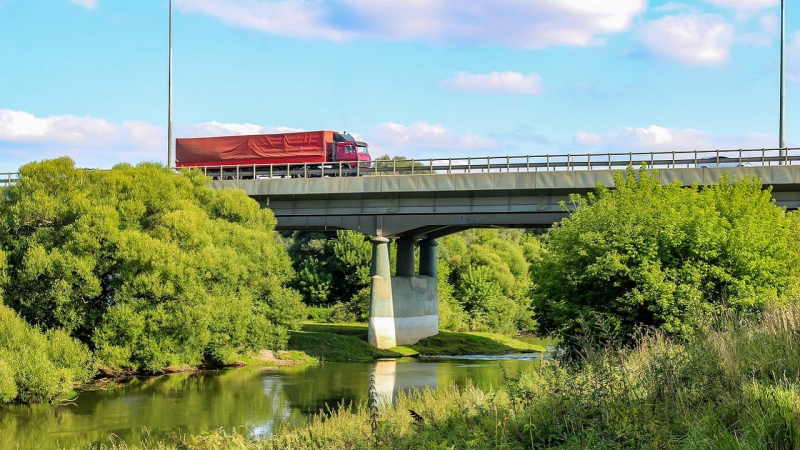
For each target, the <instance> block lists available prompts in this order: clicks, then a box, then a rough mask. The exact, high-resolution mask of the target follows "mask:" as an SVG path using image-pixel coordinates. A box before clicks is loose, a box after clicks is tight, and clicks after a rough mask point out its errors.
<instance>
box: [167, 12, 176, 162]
mask: <svg viewBox="0 0 800 450" xmlns="http://www.w3.org/2000/svg"><path fill="white" fill-rule="evenodd" d="M167 108H168V110H169V112H168V113H167V167H169V168H172V167H173V161H174V159H175V158H174V156H173V155H174V150H173V148H172V0H169V101H168V102H167Z"/></svg>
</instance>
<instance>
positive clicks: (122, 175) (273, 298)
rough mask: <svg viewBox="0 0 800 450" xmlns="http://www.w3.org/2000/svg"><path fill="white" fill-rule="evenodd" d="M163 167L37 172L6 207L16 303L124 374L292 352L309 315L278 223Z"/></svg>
mask: <svg viewBox="0 0 800 450" xmlns="http://www.w3.org/2000/svg"><path fill="white" fill-rule="evenodd" d="M206 181H207V180H206V178H205V177H204V176H203V175H202V174H201V173H200V172H197V171H190V172H184V173H182V174H174V173H172V172H171V171H169V170H168V169H165V168H164V167H162V166H159V165H156V164H140V165H139V166H137V167H131V166H129V165H125V164H122V165H118V166H116V167H114V168H113V169H112V170H108V171H87V170H79V169H76V168H75V167H74V164H73V162H72V161H71V160H70V159H68V158H59V159H56V160H51V161H44V162H40V163H31V164H28V165H25V166H23V167H22V168H21V169H20V179H19V181H18V182H17V184H15V185H14V186H12V187H10V188H9V189H8V190H7V191H6V192H5V193H4V194H5V195H4V197H3V200H2V203H0V224H2V227H3V229H4V230H5V231H6V233H5V234H4V235H2V236H0V245H2V247H3V248H5V249H6V250H7V252H8V257H9V263H10V264H9V273H10V275H11V277H10V280H11V281H10V282H9V283H8V285H7V287H6V289H5V292H6V298H7V300H8V304H9V305H10V306H11V307H12V308H14V309H15V310H17V311H18V312H19V313H20V314H21V315H22V316H23V317H24V318H25V319H26V320H28V321H29V322H31V323H33V324H36V325H38V326H40V327H42V328H44V329H61V330H64V331H66V332H68V333H69V334H71V335H72V336H75V337H77V338H79V339H80V340H81V341H83V342H85V343H87V344H89V345H91V346H92V348H93V349H94V350H95V351H96V353H97V355H98V357H99V358H100V359H101V360H102V362H103V363H104V364H105V365H107V366H108V367H111V368H124V369H137V370H146V371H150V372H156V371H159V370H161V369H162V368H163V367H165V366H169V365H185V364H189V365H197V364H201V363H208V364H215V363H216V364H218V363H222V362H228V361H229V360H230V359H231V358H233V357H234V355H235V354H236V353H237V352H241V351H246V350H254V349H259V348H265V347H280V346H281V345H283V344H284V343H285V341H286V339H287V335H286V330H287V329H288V328H292V327H295V326H297V325H298V321H299V319H300V318H301V315H302V307H301V304H300V302H299V296H298V295H297V293H296V292H295V291H293V290H291V289H289V288H288V287H287V284H288V282H289V280H290V279H291V278H292V276H293V270H292V268H291V265H290V261H289V258H288V255H287V254H286V252H285V251H284V250H283V248H282V247H281V246H280V245H279V244H278V243H277V242H276V239H275V235H274V232H273V231H272V230H273V228H274V226H275V223H276V222H275V218H274V217H273V215H272V213H271V212H269V211H266V210H262V209H260V208H259V207H258V204H257V203H256V202H255V201H253V200H251V199H249V198H248V197H247V196H246V195H245V194H244V192H242V191H239V190H221V191H216V190H213V189H211V188H209V187H207V186H206Z"/></svg>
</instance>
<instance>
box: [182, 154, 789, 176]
mask: <svg viewBox="0 0 800 450" xmlns="http://www.w3.org/2000/svg"><path fill="white" fill-rule="evenodd" d="M643 163H644V164H647V166H648V167H651V168H684V167H686V168H692V167H696V168H703V167H752V166H772V165H781V164H783V165H798V164H800V148H789V149H784V150H783V154H781V150H779V149H735V150H697V151H695V150H689V151H652V152H628V153H580V154H566V155H524V156H486V157H467V158H428V159H399V160H397V159H395V160H375V161H371V162H370V163H368V164H367V163H364V162H362V163H361V164H359V165H353V166H351V164H350V163H349V162H335V163H325V164H319V163H303V164H286V163H284V164H263V165H259V164H248V165H225V166H199V167H196V168H197V169H200V170H202V171H203V172H204V173H205V174H206V175H208V176H210V177H212V178H213V179H254V178H306V177H336V176H383V175H424V174H451V173H491V172H539V171H542V172H549V171H563V170H609V169H621V168H625V167H627V166H628V165H632V166H634V167H637V168H638V167H639V166H640V165H641V164H643Z"/></svg>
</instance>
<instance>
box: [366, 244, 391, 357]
mask: <svg viewBox="0 0 800 450" xmlns="http://www.w3.org/2000/svg"><path fill="white" fill-rule="evenodd" d="M371 275H372V289H371V292H370V303H369V330H368V332H367V340H368V341H369V343H370V344H372V345H373V346H375V347H377V348H391V347H396V346H397V338H396V332H395V320H394V299H393V298H392V280H391V265H390V263H389V239H387V238H385V237H382V236H377V237H374V238H372V271H371Z"/></svg>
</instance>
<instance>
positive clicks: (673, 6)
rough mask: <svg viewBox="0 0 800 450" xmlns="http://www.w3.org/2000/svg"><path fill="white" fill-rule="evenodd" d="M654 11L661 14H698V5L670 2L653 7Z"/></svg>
mask: <svg viewBox="0 0 800 450" xmlns="http://www.w3.org/2000/svg"><path fill="white" fill-rule="evenodd" d="M653 11H654V12H661V13H676V12H680V13H696V12H697V11H698V9H697V6H696V5H689V4H686V3H681V2H669V3H664V4H663V5H660V6H655V7H653Z"/></svg>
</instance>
